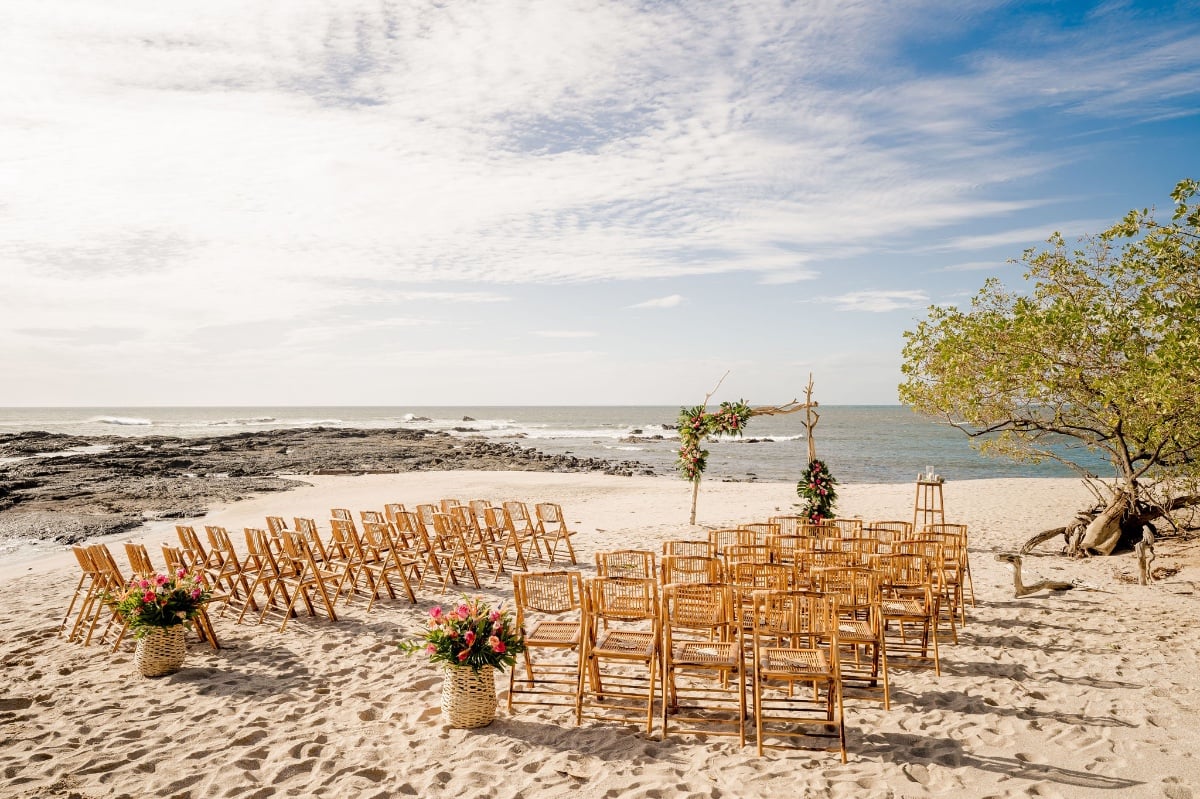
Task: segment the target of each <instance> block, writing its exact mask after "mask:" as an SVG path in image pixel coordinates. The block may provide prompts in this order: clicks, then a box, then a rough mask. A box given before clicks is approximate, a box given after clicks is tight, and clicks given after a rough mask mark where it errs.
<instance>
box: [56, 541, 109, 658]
mask: <svg viewBox="0 0 1200 799" xmlns="http://www.w3.org/2000/svg"><path fill="white" fill-rule="evenodd" d="M71 551H72V552H74V553H75V560H76V561H77V562H78V563H79V569H80V572H81V574H80V576H79V582H78V583H76V585H75V593H73V594H72V595H71V603H70V604H69V605H67V612H66V613H65V614H64V615H63V620H62V624H60V625H59V626H58V635H60V636H61V635H62V633H63V630H65V629H67V622H68V621H70V620H71V613H72V611H74V610H75V603H76V602H79V600H80V597H79V595H80V592H82V593H83V600H82V601H81V602H80V604H79V615H78V616H76V617H75V623H74V624H72V625H71V632H70V633H69V634H68V635H67V640H68V641H74V640H75V639H76V637H77V636H78V635H79V630H80V628H81V627H83V625H84V624H87V625H88V630H89V638H88V640H91V638H90V631H91V630H92V629H93V628H94V627H95V623H96V619H98V618H99V616H100V614H101V613H102V612H103V610H104V603H103V602H102V601H101V598H100V596H101V594H102V593H103V592H104V591H105V590H106V589H107V587H108V577H107V575H106V574H105V573H104V572H103V571H101V569H100V567H99V566H97V565H96V563H95V562H94V561H93V560H92V554H91V552H90V551H89V550H88V548H87V547H81V546H73V547H71Z"/></svg>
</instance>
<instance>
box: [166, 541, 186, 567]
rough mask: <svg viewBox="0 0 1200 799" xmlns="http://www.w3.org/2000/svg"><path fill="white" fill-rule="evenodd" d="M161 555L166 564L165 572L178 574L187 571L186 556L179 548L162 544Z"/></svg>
mask: <svg viewBox="0 0 1200 799" xmlns="http://www.w3.org/2000/svg"><path fill="white" fill-rule="evenodd" d="M162 553H163V560H164V561H165V562H166V564H167V571H168V572H170V573H171V574H178V573H179V572H181V571H188V570H189V564H188V562H187V556H186V555H185V554H184V551H183V550H182V549H180V548H179V547H173V546H171V545H170V544H163V547H162Z"/></svg>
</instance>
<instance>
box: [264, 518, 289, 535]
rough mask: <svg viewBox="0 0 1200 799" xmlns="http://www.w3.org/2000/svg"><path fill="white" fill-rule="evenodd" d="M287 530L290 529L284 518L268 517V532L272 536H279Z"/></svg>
mask: <svg viewBox="0 0 1200 799" xmlns="http://www.w3.org/2000/svg"><path fill="white" fill-rule="evenodd" d="M286 529H288V526H287V522H285V521H284V520H283V517H282V516H268V517H267V530H268V532H270V533H271V534H272V535H279V534H280V533H282V532H283V531H284V530H286Z"/></svg>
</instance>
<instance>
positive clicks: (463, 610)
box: [458, 605, 471, 619]
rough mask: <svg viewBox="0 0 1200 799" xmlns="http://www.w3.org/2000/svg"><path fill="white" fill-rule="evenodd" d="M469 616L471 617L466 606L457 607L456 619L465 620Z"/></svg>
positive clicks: (469, 610)
mask: <svg viewBox="0 0 1200 799" xmlns="http://www.w3.org/2000/svg"><path fill="white" fill-rule="evenodd" d="M470 615H471V609H470V608H469V607H467V606H466V605H459V606H458V617H459V618H460V619H466V618H467V617H468V616H470Z"/></svg>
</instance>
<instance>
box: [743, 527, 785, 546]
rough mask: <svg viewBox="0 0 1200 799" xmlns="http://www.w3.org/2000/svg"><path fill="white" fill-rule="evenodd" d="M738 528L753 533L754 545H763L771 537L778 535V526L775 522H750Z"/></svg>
mask: <svg viewBox="0 0 1200 799" xmlns="http://www.w3.org/2000/svg"><path fill="white" fill-rule="evenodd" d="M738 526H739V527H741V528H742V529H743V530H749V531H751V532H752V533H754V543H755V544H765V543H767V539H768V538H770V537H771V536H773V535H779V525H778V524H776V523H775V522H750V523H749V524H741V525H738Z"/></svg>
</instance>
